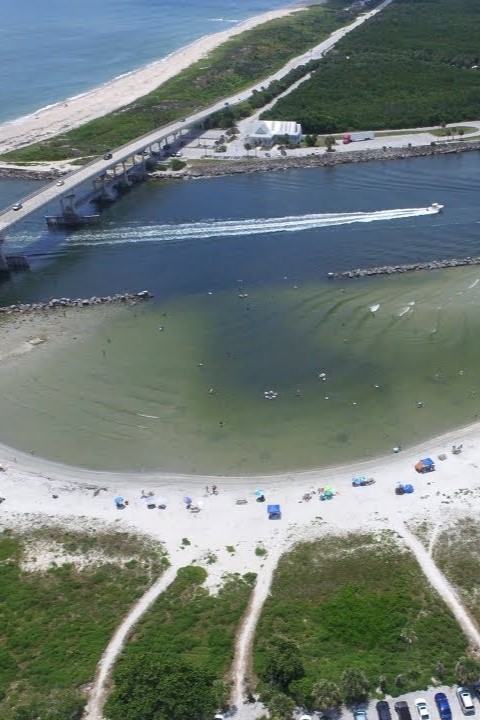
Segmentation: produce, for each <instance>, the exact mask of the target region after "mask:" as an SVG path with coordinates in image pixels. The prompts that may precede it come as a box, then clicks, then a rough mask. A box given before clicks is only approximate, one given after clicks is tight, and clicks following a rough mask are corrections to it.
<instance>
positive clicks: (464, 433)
mask: <svg viewBox="0 0 480 720" xmlns="http://www.w3.org/2000/svg"><path fill="white" fill-rule="evenodd" d="M136 304H137V303H136V302H132V303H112V304H108V303H107V304H96V305H95V304H89V305H88V306H86V307H83V306H81V307H80V306H76V305H73V306H65V307H53V308H52V309H47V310H38V311H35V310H32V311H25V312H14V311H10V312H9V313H8V314H7V313H5V314H0V333H1V336H2V347H1V351H0V362H1V364H2V372H6V373H12V377H13V375H14V373H15V372H16V370H17V369H18V363H19V362H22V358H23V357H25V358H27V357H28V358H29V360H28V362H33V363H35V358H36V357H37V358H38V362H39V363H40V367H41V366H42V363H43V362H45V360H46V359H48V358H49V357H51V356H52V354H54V353H55V352H57V350H62V348H65V347H66V346H68V345H73V346H75V345H76V344H79V343H80V344H81V343H82V342H84V341H85V339H86V338H87V336H89V335H90V334H91V333H93V332H97V331H98V330H99V329H100V328H101V327H102V326H104V325H105V323H107V322H109V321H110V320H111V319H112V318H114V317H118V313H122V312H123V313H125V312H130V309H131V305H136ZM142 304H143V303H142ZM32 307H35V306H32ZM34 367H36V365H32V366H31V369H32V368H34ZM464 438H465V439H466V441H467V440H468V441H470V442H471V441H473V440H476V443H477V444H478V448H477V449H478V453H479V465H480V421H475V422H473V423H468V422H467V423H466V424H465V425H461V426H457V427H454V428H450V429H449V430H446V431H445V432H442V433H441V434H439V435H434V436H432V437H431V438H427V439H425V440H422V441H420V442H418V444H416V445H408V446H405V447H404V448H403V449H402V451H401V452H400V453H398V454H394V453H393V448H392V452H389V453H387V454H383V455H374V456H371V457H363V458H357V459H354V460H351V461H350V460H348V461H347V462H346V463H345V464H340V465H339V464H335V465H331V464H326V465H322V466H316V467H297V468H295V467H294V468H288V469H286V470H282V471H278V470H275V471H272V472H266V473H265V472H260V473H255V472H253V473H248V474H242V475H236V474H234V473H222V472H219V473H218V474H217V473H202V472H199V473H188V472H176V471H169V470H164V469H161V468H160V467H158V468H153V469H152V468H149V469H148V470H144V471H136V470H123V469H122V470H117V469H108V468H107V469H99V468H95V467H89V466H77V465H72V464H69V463H65V462H64V461H62V460H55V459H54V458H51V457H43V456H41V455H37V454H34V453H33V452H31V453H29V452H28V451H26V450H22V449H20V448H18V447H15V446H13V445H9V444H7V443H4V442H2V438H1V437H0V466H2V465H3V466H9V467H14V466H15V467H16V468H18V469H19V470H21V471H22V472H26V473H28V474H29V475H30V474H32V476H33V477H35V478H36V479H37V480H38V479H40V478H44V477H47V476H48V477H49V478H53V477H56V478H65V479H68V481H69V482H72V483H79V484H82V483H85V482H91V481H92V480H94V481H95V482H98V483H99V484H101V485H105V484H108V485H111V486H115V487H116V488H117V490H118V491H120V489H122V488H128V489H130V490H131V489H132V488H134V487H139V485H140V484H142V483H144V482H145V483H148V482H155V483H157V484H158V483H161V484H162V494H163V485H164V484H166V485H167V486H172V487H183V485H186V487H185V492H187V493H188V492H189V491H190V490H189V488H191V487H198V486H201V485H211V484H214V483H222V485H227V486H228V487H229V488H230V489H231V490H232V491H235V490H236V489H240V488H241V487H243V486H245V485H246V486H249V487H254V486H255V487H257V486H259V485H260V486H262V485H263V484H265V483H272V484H274V485H275V486H278V487H283V486H288V485H289V484H290V483H292V482H294V483H295V485H296V486H301V485H302V484H304V485H309V484H311V483H312V482H317V480H318V481H323V482H327V483H328V482H329V481H330V480H331V479H332V478H343V477H344V476H345V475H346V476H353V475H355V474H358V473H360V474H368V475H370V474H372V472H375V470H373V469H372V468H377V467H378V468H384V467H390V466H396V465H398V464H399V463H400V464H401V460H402V458H403V457H404V456H406V455H408V456H411V457H412V464H414V462H413V458H414V457H415V456H417V455H418V456H420V455H422V456H423V455H428V454H431V453H433V452H437V453H440V454H441V453H442V452H444V451H445V445H446V444H447V445H448V444H451V445H454V444H459V443H460V442H463V439H464ZM432 446H435V447H436V446H438V449H437V450H435V451H434V450H432ZM0 479H1V476H0Z"/></svg>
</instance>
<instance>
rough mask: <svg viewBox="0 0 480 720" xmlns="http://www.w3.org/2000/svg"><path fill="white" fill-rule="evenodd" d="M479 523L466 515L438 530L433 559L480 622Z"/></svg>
mask: <svg viewBox="0 0 480 720" xmlns="http://www.w3.org/2000/svg"><path fill="white" fill-rule="evenodd" d="M479 548H480V526H479V524H478V521H477V520H476V519H475V518H473V517H466V518H463V519H462V520H458V521H457V522H456V523H454V524H452V525H450V526H448V527H447V528H446V529H445V530H443V532H441V533H439V535H438V538H437V541H436V543H435V545H434V547H433V558H434V560H435V562H436V563H437V565H438V566H439V568H440V569H441V570H442V572H443V573H445V575H446V576H447V578H448V579H449V580H450V582H451V583H452V585H454V586H455V587H456V588H457V590H458V592H459V594H460V595H461V597H462V598H463V600H464V602H465V604H466V606H467V608H468V609H469V610H470V612H471V613H472V615H473V617H474V618H475V620H476V621H477V622H480V602H479V596H480V549H479Z"/></svg>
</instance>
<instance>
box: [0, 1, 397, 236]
mask: <svg viewBox="0 0 480 720" xmlns="http://www.w3.org/2000/svg"><path fill="white" fill-rule="evenodd" d="M391 2H393V0H384V2H382V3H381V4H380V5H378V6H377V7H376V8H374V9H373V10H370V11H369V12H367V13H364V14H362V15H360V16H359V17H358V18H357V19H356V20H354V21H353V22H352V23H350V24H349V25H346V26H345V27H343V28H340V29H339V30H336V31H335V32H333V33H332V34H331V35H330V37H328V38H327V39H326V40H324V41H323V42H321V43H319V44H318V45H317V46H315V47H314V48H312V49H310V50H309V51H307V52H306V53H303V54H302V55H299V56H298V57H296V58H294V59H293V60H290V61H289V62H288V63H287V64H286V65H284V66H283V67H282V69H281V70H279V71H278V72H276V73H274V74H273V75H271V76H270V77H268V78H264V79H263V80H262V81H260V82H258V83H256V84H255V85H254V86H252V87H250V88H248V90H243V91H242V92H239V93H236V94H235V95H232V96H231V97H229V98H224V99H222V100H220V101H219V102H217V103H215V104H214V105H211V106H210V107H208V108H205V109H203V110H201V111H199V112H197V113H195V114H193V115H190V116H189V117H187V118H185V120H177V121H175V122H173V123H171V124H170V125H167V126H164V127H162V128H157V129H156V130H154V131H153V132H151V133H148V134H146V135H143V136H141V137H138V138H136V139H135V140H132V141H131V142H129V143H127V144H126V145H123V146H121V147H119V148H116V149H115V150H113V151H112V158H111V159H109V160H104V159H103V158H99V159H97V160H93V161H92V162H90V163H88V164H87V165H83V166H82V167H80V168H79V169H78V170H75V171H73V172H71V173H69V174H68V175H66V176H64V178H63V185H61V186H59V185H58V184H57V182H53V183H50V184H48V185H47V186H44V187H43V188H41V189H40V190H37V191H36V192H34V193H33V194H31V195H28V196H27V197H25V198H21V199H19V200H18V202H19V203H20V204H21V205H22V207H21V209H20V210H16V211H15V210H13V209H12V208H11V207H10V208H6V209H5V210H3V211H1V212H0V236H1V235H3V234H4V233H5V232H6V231H7V230H9V229H10V228H11V227H13V226H14V225H16V224H17V223H19V222H20V221H22V220H25V219H26V218H27V217H28V216H29V215H31V214H32V213H34V212H36V211H38V210H41V209H42V208H44V207H45V206H46V205H48V204H50V203H52V202H55V201H57V200H59V199H60V198H61V197H62V196H64V195H67V194H68V193H71V192H74V191H75V190H76V188H77V187H78V186H79V185H81V184H83V183H88V182H90V183H92V182H93V180H94V179H95V178H96V177H99V176H100V175H102V173H104V172H105V171H106V170H108V169H109V168H114V167H115V166H116V165H118V164H121V163H122V162H125V161H127V160H128V159H129V158H131V157H132V156H134V155H139V154H141V153H142V152H143V151H144V150H145V149H146V148H148V147H150V146H152V145H155V144H156V143H158V142H162V141H163V140H166V139H167V138H170V137H173V136H175V135H180V134H181V133H182V131H185V130H187V129H191V128H193V127H196V126H199V125H201V124H202V122H203V121H204V120H206V119H207V118H208V117H209V116H210V115H212V114H213V113H215V112H217V111H218V110H222V109H224V108H225V106H226V105H235V104H237V103H239V102H241V101H242V100H246V99H247V98H248V97H249V96H250V95H251V94H252V93H253V92H254V91H255V90H260V89H261V88H262V87H264V86H266V85H268V84H269V83H270V82H272V81H273V80H279V79H281V78H282V77H284V76H285V75H287V73H289V72H290V71H291V70H292V69H294V68H296V67H298V66H300V65H304V64H305V63H307V62H308V61H309V60H312V59H315V58H320V57H322V55H323V54H324V53H325V52H327V51H328V50H330V49H331V48H332V47H334V45H336V43H338V42H339V40H341V39H342V38H344V37H345V35H347V34H348V33H350V32H352V30H355V29H356V28H357V27H359V26H360V25H362V24H363V23H364V22H366V21H367V20H369V19H370V18H371V17H373V16H374V15H376V14H377V13H379V12H381V10H383V8H385V7H386V6H387V5H389V4H390V3H391Z"/></svg>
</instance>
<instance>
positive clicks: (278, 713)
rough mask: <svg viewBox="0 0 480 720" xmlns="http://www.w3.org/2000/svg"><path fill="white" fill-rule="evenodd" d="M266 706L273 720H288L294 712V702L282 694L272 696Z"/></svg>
mask: <svg viewBox="0 0 480 720" xmlns="http://www.w3.org/2000/svg"><path fill="white" fill-rule="evenodd" d="M267 705H268V711H269V713H270V717H271V718H272V719H273V720H290V718H291V717H292V716H293V711H294V710H295V702H294V701H293V700H292V699H291V698H289V697H288V695H284V694H283V693H275V695H272V697H271V698H270V700H269V701H268V702H267Z"/></svg>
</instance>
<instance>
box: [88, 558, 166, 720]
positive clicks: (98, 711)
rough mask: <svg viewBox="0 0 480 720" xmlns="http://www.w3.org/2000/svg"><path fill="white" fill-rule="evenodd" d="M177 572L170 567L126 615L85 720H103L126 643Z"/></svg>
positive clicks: (104, 660)
mask: <svg viewBox="0 0 480 720" xmlns="http://www.w3.org/2000/svg"><path fill="white" fill-rule="evenodd" d="M177 570H178V567H177V566H176V565H175V566H171V567H169V568H168V570H166V571H165V572H164V573H163V575H162V576H161V577H160V578H159V579H158V580H157V581H156V582H154V584H153V585H152V586H151V587H150V588H149V589H148V590H147V592H146V593H145V594H144V595H142V597H141V598H140V599H139V600H138V601H137V602H136V603H135V605H134V606H133V607H132V609H131V610H130V612H129V613H128V615H126V617H125V618H124V619H123V620H122V622H121V624H120V625H119V626H118V628H117V630H116V631H115V633H114V635H113V636H112V639H111V640H110V642H109V643H108V645H107V648H106V650H105V652H104V653H103V655H102V657H101V660H100V662H99V664H98V671H97V676H96V678H95V681H94V685H93V687H92V689H91V692H90V700H89V702H88V705H87V709H86V713H85V716H84V717H85V720H102V717H103V715H102V710H103V705H104V703H105V700H106V695H107V689H108V684H109V681H110V676H111V672H112V669H113V666H114V664H115V662H116V661H117V659H118V657H119V655H120V653H121V652H122V649H123V647H124V645H125V642H126V641H127V639H128V636H129V635H130V633H131V631H132V629H133V627H134V626H135V625H136V623H137V622H138V621H139V620H140V618H141V617H142V615H143V614H144V613H145V612H146V611H147V610H148V609H149V608H150V607H151V605H152V604H153V603H154V602H155V600H156V599H157V598H158V596H159V595H161V593H162V592H164V591H165V590H166V589H167V588H168V586H169V585H171V583H172V582H173V581H174V580H175V577H176V575H177Z"/></svg>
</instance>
